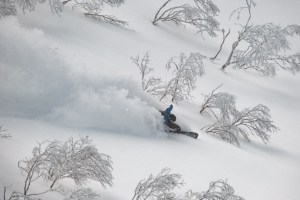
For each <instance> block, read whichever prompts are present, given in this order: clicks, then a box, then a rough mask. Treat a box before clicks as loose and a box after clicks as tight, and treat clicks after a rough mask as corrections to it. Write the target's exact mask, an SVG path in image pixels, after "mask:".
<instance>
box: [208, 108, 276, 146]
mask: <svg viewBox="0 0 300 200" xmlns="http://www.w3.org/2000/svg"><path fill="white" fill-rule="evenodd" d="M269 112H270V110H269V108H268V107H267V106H264V105H261V104H259V105H257V106H255V107H253V108H245V109H243V110H242V111H236V112H234V113H233V115H232V116H231V117H230V118H221V119H220V120H218V121H217V122H216V123H214V124H212V125H210V126H208V127H204V128H203V129H204V130H205V132H207V133H210V134H214V135H217V136H219V137H221V138H222V139H223V140H225V141H227V142H230V143H232V144H236V145H239V138H243V139H244V140H245V141H247V142H249V141H250V138H249V134H252V135H254V136H258V137H259V138H260V139H261V140H262V141H263V142H264V143H267V142H269V139H270V135H269V133H272V132H276V131H277V130H279V129H278V127H276V126H275V125H274V124H273V121H272V120H271V115H270V114H269Z"/></svg>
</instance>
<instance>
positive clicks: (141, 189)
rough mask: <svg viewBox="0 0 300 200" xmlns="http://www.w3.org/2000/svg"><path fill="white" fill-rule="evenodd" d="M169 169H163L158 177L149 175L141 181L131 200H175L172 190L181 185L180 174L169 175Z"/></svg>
mask: <svg viewBox="0 0 300 200" xmlns="http://www.w3.org/2000/svg"><path fill="white" fill-rule="evenodd" d="M170 171H171V170H170V169H168V168H164V169H163V170H162V171H161V172H160V173H159V174H158V175H156V176H153V175H150V176H149V177H148V178H147V179H144V180H141V181H140V182H139V183H138V185H137V187H136V188H135V192H134V196H133V198H132V200H163V199H167V200H171V199H175V193H173V192H172V190H173V189H174V188H176V187H180V186H182V185H183V180H182V177H181V175H180V174H172V173H170Z"/></svg>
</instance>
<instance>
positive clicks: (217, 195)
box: [185, 180, 244, 200]
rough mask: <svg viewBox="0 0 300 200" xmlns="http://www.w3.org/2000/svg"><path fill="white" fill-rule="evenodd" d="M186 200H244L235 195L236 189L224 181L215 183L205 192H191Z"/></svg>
mask: <svg viewBox="0 0 300 200" xmlns="http://www.w3.org/2000/svg"><path fill="white" fill-rule="evenodd" d="M185 200H244V198H243V197H240V196H238V195H235V194H234V189H233V187H232V186H230V185H229V184H228V183H227V182H226V181H224V180H218V181H213V182H211V183H210V184H209V188H208V190H207V191H205V192H201V193H194V192H192V191H191V190H190V191H188V192H187V193H186V194H185Z"/></svg>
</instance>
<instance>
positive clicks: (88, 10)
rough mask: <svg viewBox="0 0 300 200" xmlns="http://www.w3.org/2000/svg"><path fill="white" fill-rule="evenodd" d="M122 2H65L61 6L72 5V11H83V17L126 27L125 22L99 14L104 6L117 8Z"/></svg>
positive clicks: (68, 0)
mask: <svg viewBox="0 0 300 200" xmlns="http://www.w3.org/2000/svg"><path fill="white" fill-rule="evenodd" d="M124 2H125V0H65V1H63V4H64V5H65V4H72V8H73V9H79V10H83V13H84V15H85V16H87V17H90V18H92V19H95V20H97V21H104V22H107V23H110V24H113V25H126V24H127V22H125V21H123V20H120V19H118V18H116V17H115V16H112V15H103V14H101V13H102V10H103V8H104V5H105V4H106V5H109V6H111V7H118V6H120V5H122V4H123V3H124Z"/></svg>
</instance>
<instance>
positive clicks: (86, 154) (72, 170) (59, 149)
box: [47, 136, 113, 188]
mask: <svg viewBox="0 0 300 200" xmlns="http://www.w3.org/2000/svg"><path fill="white" fill-rule="evenodd" d="M49 153H50V165H49V166H48V167H49V168H48V171H47V173H48V174H47V178H48V179H50V180H52V184H51V186H50V187H51V188H52V187H53V186H54V184H55V183H56V182H57V181H58V180H61V179H65V178H70V179H73V180H74V181H75V183H76V184H77V185H82V184H85V183H86V182H87V181H88V180H95V181H98V182H100V183H101V184H102V186H103V187H106V185H109V186H112V179H113V176H112V173H111V172H112V161H111V158H110V156H109V155H107V154H103V153H99V152H98V150H97V148H96V147H94V146H93V145H91V140H90V139H89V138H88V137H87V136H86V137H81V138H80V139H79V140H75V141H74V139H73V138H72V137H71V138H70V139H69V140H67V141H66V142H55V143H53V145H52V148H51V149H50V151H49Z"/></svg>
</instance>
